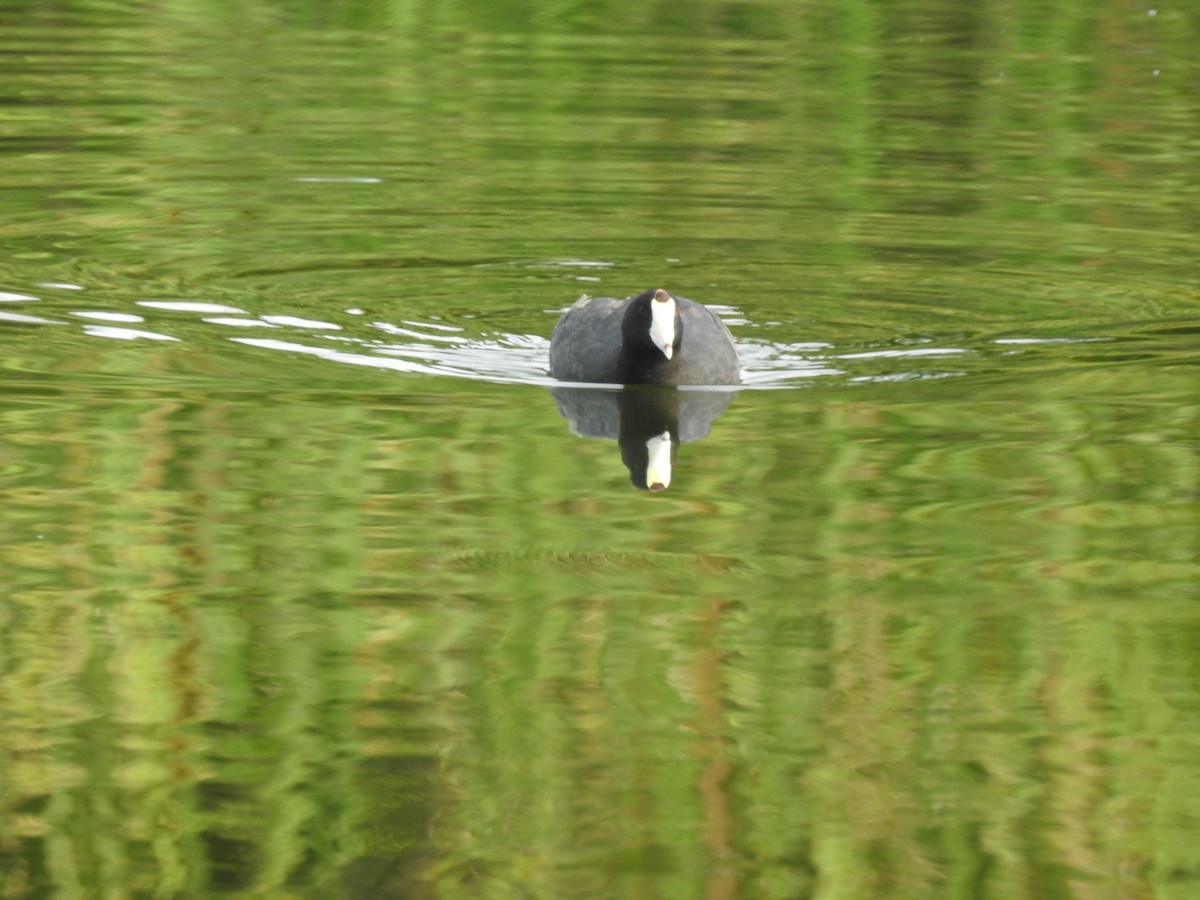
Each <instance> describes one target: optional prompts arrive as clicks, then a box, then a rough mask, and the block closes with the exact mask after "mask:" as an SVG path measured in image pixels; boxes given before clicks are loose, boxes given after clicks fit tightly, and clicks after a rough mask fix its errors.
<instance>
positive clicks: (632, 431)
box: [550, 385, 733, 491]
mask: <svg viewBox="0 0 1200 900" xmlns="http://www.w3.org/2000/svg"><path fill="white" fill-rule="evenodd" d="M550 393H551V394H553V395H554V400H555V402H556V403H558V411H559V412H560V413H562V415H563V418H565V419H566V420H567V421H568V422H570V423H571V431H573V432H574V433H575V434H578V435H580V436H581V437H590V438H601V439H605V440H615V441H616V442H617V443H618V444H619V445H620V448H621V462H623V463H624V464H625V467H626V468H627V469H629V480H630V481H632V482H633V486H634V487H636V488H638V489H640V490H649V491H663V490H666V489H667V488H668V487H670V486H671V476H672V473H673V471H674V468H675V456H676V453H677V451H678V450H679V445H680V444H688V443H691V442H692V441H698V440H700V438H702V437H704V436H705V435H707V434H708V432H709V429H710V428H711V427H712V423H713V421H714V420H715V419H716V418H717V417H718V416H719V415H721V413H723V412H725V410H726V408H727V407H728V406H729V403H730V401H732V400H733V391H728V390H726V391H715V390H697V389H693V388H676V387H668V386H665V385H628V386H626V387H624V388H621V389H616V388H611V387H610V388H590V387H555V388H551V389H550Z"/></svg>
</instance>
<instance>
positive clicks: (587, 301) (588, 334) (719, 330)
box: [550, 288, 741, 385]
mask: <svg viewBox="0 0 1200 900" xmlns="http://www.w3.org/2000/svg"><path fill="white" fill-rule="evenodd" d="M550 374H551V375H553V376H554V377H555V378H557V379H559V380H560V381H575V382H590V383H606V384H669V385H729V384H739V383H740V382H741V370H740V366H739V364H738V356H737V349H736V348H735V346H734V343H733V336H732V335H730V333H729V329H728V328H727V327H726V326H725V323H724V322H722V321H721V320H720V319H719V318H717V316H716V314H715V313H713V312H712V311H711V310H710V309H708V308H707V307H705V306H703V305H702V304H700V303H695V302H693V301H691V300H688V299H687V298H685V297H676V296H674V295H673V294H670V293H668V292H667V291H665V290H663V289H662V288H658V289H657V290H650V291H645V292H644V293H641V294H638V295H637V296H636V297H628V298H626V299H624V300H614V299H612V298H611V297H583V298H581V299H580V300H578V301H577V302H576V303H575V304H574V305H573V306H572V307H571V308H570V309H568V310H567V311H566V312H565V313H563V315H562V318H561V319H559V320H558V324H557V325H555V326H554V333H553V334H552V335H551V336H550Z"/></svg>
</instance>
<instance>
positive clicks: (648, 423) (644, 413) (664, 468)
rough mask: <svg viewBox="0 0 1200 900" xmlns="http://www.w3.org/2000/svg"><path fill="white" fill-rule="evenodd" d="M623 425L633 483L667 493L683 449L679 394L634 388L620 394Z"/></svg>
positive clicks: (626, 459) (624, 457) (622, 440)
mask: <svg viewBox="0 0 1200 900" xmlns="http://www.w3.org/2000/svg"><path fill="white" fill-rule="evenodd" d="M617 409H618V410H619V411H620V416H621V422H620V425H619V426H618V433H617V442H618V443H619V444H620V445H621V462H623V463H625V468H627V469H629V480H630V481H632V482H633V486H634V487H636V488H638V489H639V490H650V491H665V490H666V489H667V488H668V487H670V485H671V472H672V470H673V468H674V465H675V450H676V448H677V447H678V446H679V409H680V405H679V391H677V390H674V389H673V388H664V387H630V388H626V389H625V390H623V391H621V393H620V394H618V395H617Z"/></svg>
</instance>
